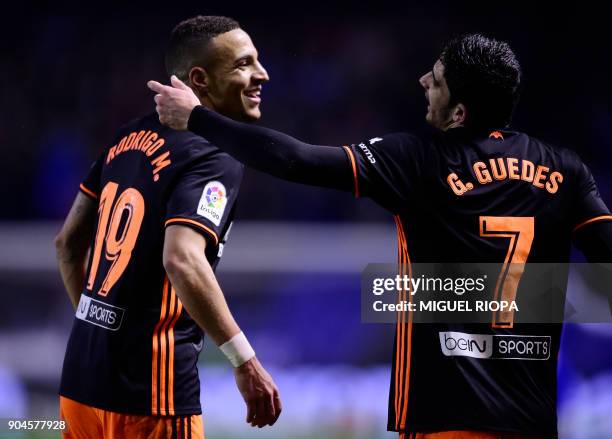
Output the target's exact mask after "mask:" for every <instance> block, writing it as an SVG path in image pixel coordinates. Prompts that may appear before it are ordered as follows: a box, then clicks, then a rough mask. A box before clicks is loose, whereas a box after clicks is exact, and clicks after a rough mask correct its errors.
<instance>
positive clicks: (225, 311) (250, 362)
mask: <svg viewBox="0 0 612 439" xmlns="http://www.w3.org/2000/svg"><path fill="white" fill-rule="evenodd" d="M205 249H206V240H205V239H204V237H203V236H202V235H200V234H199V233H197V232H196V231H194V230H192V229H191V228H189V227H186V226H180V225H171V226H169V227H168V228H167V229H166V235H165V240H164V257H163V259H164V267H165V269H166V272H167V273H168V277H169V279H170V282H171V283H172V285H173V286H174V289H175V291H176V293H177V295H178V297H179V298H180V299H181V302H182V303H183V305H184V306H185V309H186V310H187V312H188V313H189V315H190V316H191V317H192V318H193V319H194V320H195V322H196V323H197V324H198V325H199V326H200V327H201V328H202V329H203V330H204V331H205V332H206V333H207V334H208V335H209V336H210V337H211V338H212V339H213V341H214V342H215V343H216V344H217V346H219V347H220V348H221V350H222V351H223V352H224V353H225V354H226V356H227V357H228V358H229V359H230V361H231V362H232V364H233V365H234V367H235V368H234V374H235V376H236V384H237V386H238V389H239V390H240V393H241V394H242V397H243V398H244V400H245V402H246V405H247V419H246V420H247V422H249V423H250V424H251V425H252V426H257V427H260V428H261V427H263V426H265V425H273V424H274V423H275V422H276V420H277V419H278V416H279V415H280V412H281V408H282V407H281V402H280V397H279V393H278V389H277V387H276V384H275V383H274V381H273V380H272V378H271V377H270V375H269V374H268V373H267V372H266V370H265V369H264V368H263V367H262V365H261V364H260V363H259V360H258V359H257V357H255V352H254V351H253V350H252V349H251V347H250V345H249V344H248V341H247V340H246V338H245V337H244V334H242V332H241V331H240V328H239V327H238V324H237V323H236V321H235V320H234V317H233V316H232V313H231V312H230V309H229V307H228V306H227V302H226V301H225V297H224V296H223V292H222V291H221V287H220V286H219V284H218V283H217V279H216V278H215V274H214V272H213V271H212V268H211V266H210V264H209V263H208V261H207V260H206V258H205V257H204V251H205Z"/></svg>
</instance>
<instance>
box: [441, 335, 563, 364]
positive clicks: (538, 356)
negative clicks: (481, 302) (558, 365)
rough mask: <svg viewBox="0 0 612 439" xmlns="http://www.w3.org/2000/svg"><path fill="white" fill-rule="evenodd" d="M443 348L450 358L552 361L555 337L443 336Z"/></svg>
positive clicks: (443, 351)
mask: <svg viewBox="0 0 612 439" xmlns="http://www.w3.org/2000/svg"><path fill="white" fill-rule="evenodd" d="M439 335H440V348H441V349H442V353H443V354H444V355H445V356H447V357H454V356H460V357H471V358H485V359H487V358H488V359H493V360H548V359H549V358H550V351H551V337H550V336H548V335H487V334H466V333H463V332H440V333H439Z"/></svg>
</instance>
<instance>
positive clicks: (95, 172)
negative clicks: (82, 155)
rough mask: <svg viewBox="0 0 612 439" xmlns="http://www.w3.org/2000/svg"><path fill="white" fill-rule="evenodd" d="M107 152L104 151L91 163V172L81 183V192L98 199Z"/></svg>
mask: <svg viewBox="0 0 612 439" xmlns="http://www.w3.org/2000/svg"><path fill="white" fill-rule="evenodd" d="M105 153H106V151H104V152H102V154H100V156H99V157H98V158H97V159H96V161H94V162H93V163H92V164H91V167H90V168H89V172H88V173H87V175H86V176H85V178H84V179H83V181H82V182H81V184H80V185H79V189H80V190H81V192H83V193H84V194H85V195H87V196H88V197H90V198H93V199H96V200H97V199H98V197H99V196H100V178H101V175H102V165H103V164H104V157H105V155H106V154H105Z"/></svg>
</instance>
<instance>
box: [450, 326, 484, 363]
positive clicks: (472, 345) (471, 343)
mask: <svg viewBox="0 0 612 439" xmlns="http://www.w3.org/2000/svg"><path fill="white" fill-rule="evenodd" d="M440 347H441V348H442V353H443V354H444V355H446V356H447V357H453V356H461V357H472V358H491V355H492V354H493V336H492V335H481V334H464V333H463V332H440Z"/></svg>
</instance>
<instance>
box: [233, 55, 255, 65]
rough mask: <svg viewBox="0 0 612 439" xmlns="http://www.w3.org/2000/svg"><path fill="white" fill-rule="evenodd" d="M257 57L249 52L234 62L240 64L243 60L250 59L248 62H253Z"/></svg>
mask: <svg viewBox="0 0 612 439" xmlns="http://www.w3.org/2000/svg"><path fill="white" fill-rule="evenodd" d="M254 59H255V57H254V56H253V55H252V54H250V53H249V54H247V55H243V56H241V57H240V58H238V59H237V60H236V61H234V64H239V63H241V62H242V61H248V62H252V61H253V60H254Z"/></svg>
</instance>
